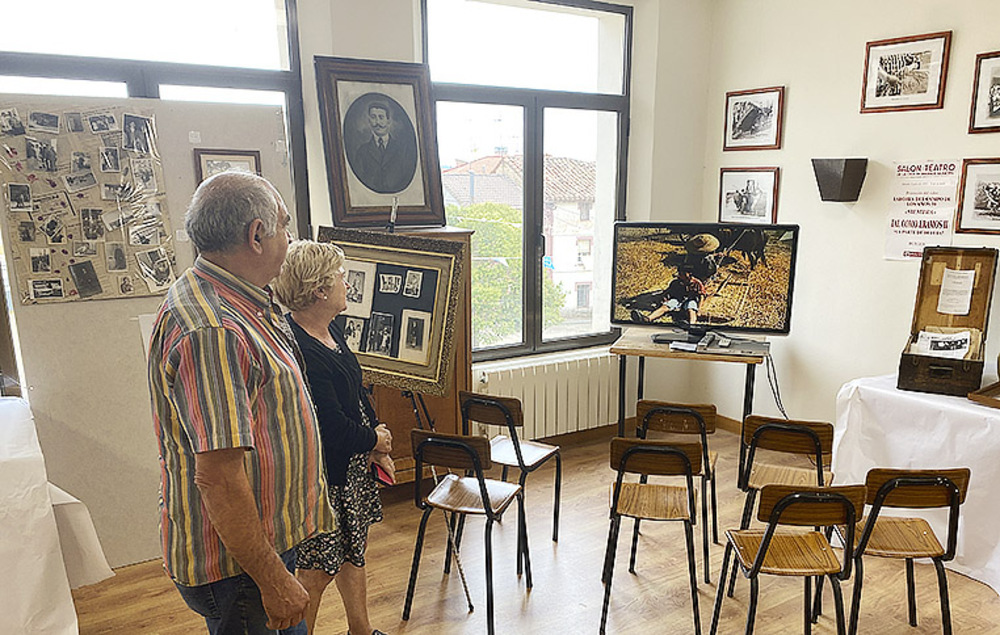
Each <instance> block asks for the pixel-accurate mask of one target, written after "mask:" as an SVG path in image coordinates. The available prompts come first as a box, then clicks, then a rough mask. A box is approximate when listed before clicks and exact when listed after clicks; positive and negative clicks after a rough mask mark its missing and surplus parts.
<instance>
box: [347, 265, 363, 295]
mask: <svg viewBox="0 0 1000 635" xmlns="http://www.w3.org/2000/svg"><path fill="white" fill-rule="evenodd" d="M346 284H347V301H348V302H364V299H365V291H364V289H365V272H364V271H359V270H357V269H352V270H351V271H348V272H347V281H346Z"/></svg>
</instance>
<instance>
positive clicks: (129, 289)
mask: <svg viewBox="0 0 1000 635" xmlns="http://www.w3.org/2000/svg"><path fill="white" fill-rule="evenodd" d="M118 290H119V291H121V293H122V295H131V294H132V293H134V292H135V285H134V284H132V276H118Z"/></svg>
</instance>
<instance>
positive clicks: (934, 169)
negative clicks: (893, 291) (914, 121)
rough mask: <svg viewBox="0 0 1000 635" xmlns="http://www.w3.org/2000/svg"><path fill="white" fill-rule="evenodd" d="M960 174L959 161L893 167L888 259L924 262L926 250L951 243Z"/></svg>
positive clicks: (887, 227)
mask: <svg viewBox="0 0 1000 635" xmlns="http://www.w3.org/2000/svg"><path fill="white" fill-rule="evenodd" d="M960 173H961V162H960V161H956V160H944V161H913V162H899V163H894V164H893V185H892V190H891V191H892V198H891V200H890V201H889V219H888V223H887V225H886V233H885V258H886V259H887V260H920V259H921V257H922V256H923V251H924V247H927V246H935V245H950V244H951V240H952V235H953V232H954V226H953V219H954V218H955V206H956V193H957V188H958V177H959V174H960Z"/></svg>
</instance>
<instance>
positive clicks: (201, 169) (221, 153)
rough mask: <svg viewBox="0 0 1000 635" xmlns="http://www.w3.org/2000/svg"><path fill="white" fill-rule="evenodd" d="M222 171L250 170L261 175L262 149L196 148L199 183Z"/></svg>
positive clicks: (196, 170) (196, 173)
mask: <svg viewBox="0 0 1000 635" xmlns="http://www.w3.org/2000/svg"><path fill="white" fill-rule="evenodd" d="M220 172H249V173H251V174H256V175H257V176H260V150H208V149H205V148H195V149H194V173H195V176H196V177H197V179H198V182H199V183H201V182H202V181H204V180H205V179H207V178H208V177H210V176H214V175H216V174H218V173H220Z"/></svg>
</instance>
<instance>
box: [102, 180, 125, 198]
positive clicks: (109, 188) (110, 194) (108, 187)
mask: <svg viewBox="0 0 1000 635" xmlns="http://www.w3.org/2000/svg"><path fill="white" fill-rule="evenodd" d="M123 187H124V186H122V185H119V184H118V183H101V200H102V201H117V200H118V199H120V198H123V197H122V190H123Z"/></svg>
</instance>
